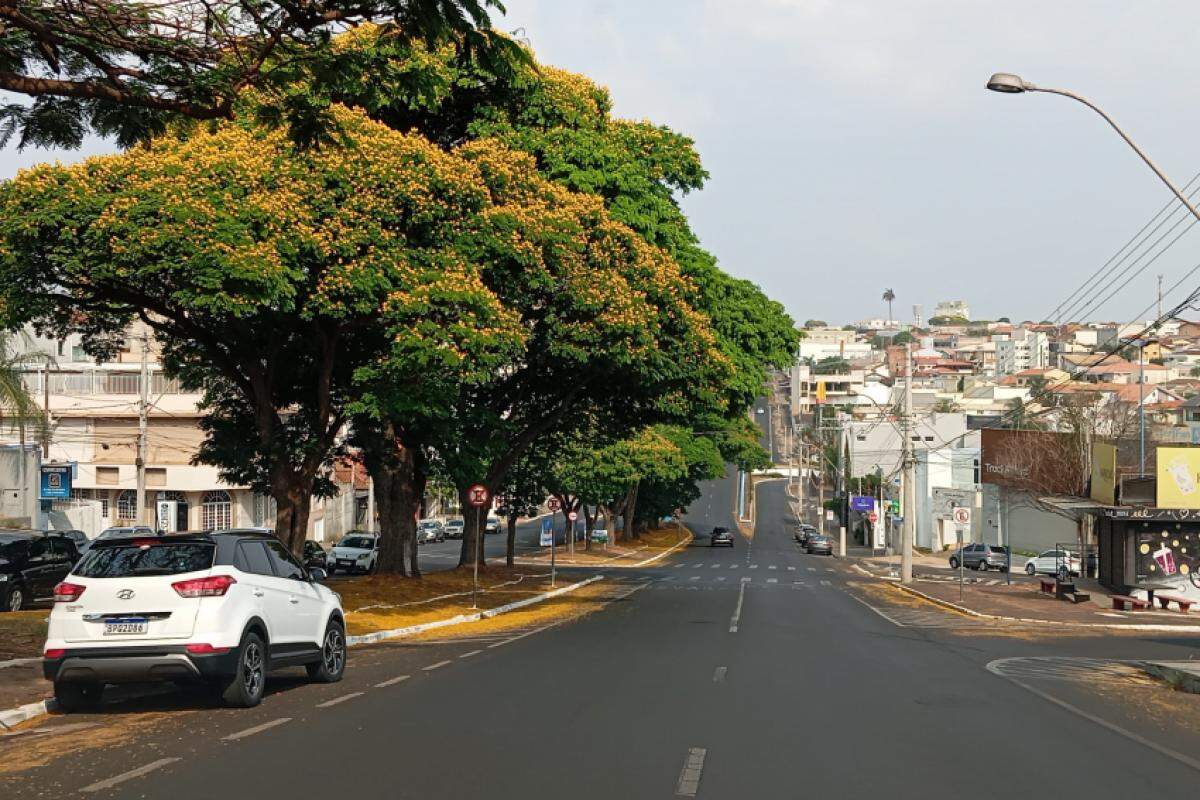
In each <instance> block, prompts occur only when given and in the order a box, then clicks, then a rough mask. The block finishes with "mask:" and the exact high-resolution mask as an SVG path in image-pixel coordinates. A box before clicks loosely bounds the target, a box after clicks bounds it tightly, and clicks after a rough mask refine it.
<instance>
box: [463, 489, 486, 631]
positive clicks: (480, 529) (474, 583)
mask: <svg viewBox="0 0 1200 800" xmlns="http://www.w3.org/2000/svg"><path fill="white" fill-rule="evenodd" d="M467 497H468V499H469V500H470V502H471V505H472V506H473V507H474V508H475V511H474V517H475V558H473V559H471V561H472V565H471V608H479V603H478V602H477V595H478V594H479V550H480V547H481V546H482V545H481V543H482V542H483V534H484V526H483V525H480V524H479V522H480V519H479V515H480V513H481V512H480V509H481V508H483V507H484V506H485V505H487V502H488V500H489V499H490V498H491V492H489V491H488V488H487V487H486V486H484V485H483V484H482V483H476V484H473V485H472V486H471V487H470V488H469V489H467Z"/></svg>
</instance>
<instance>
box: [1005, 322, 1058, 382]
mask: <svg viewBox="0 0 1200 800" xmlns="http://www.w3.org/2000/svg"><path fill="white" fill-rule="evenodd" d="M992 342H993V343H994V344H995V347H996V369H995V374H996V375H1014V374H1016V373H1018V372H1021V371H1023V370H1027V369H1041V368H1043V367H1048V366H1049V365H1050V339H1049V337H1047V336H1046V334H1044V333H1042V332H1040V331H1031V330H1026V329H1025V328H1017V329H1016V330H1015V331H1013V332H1012V333H1011V334H997V335H996V336H993V337H992Z"/></svg>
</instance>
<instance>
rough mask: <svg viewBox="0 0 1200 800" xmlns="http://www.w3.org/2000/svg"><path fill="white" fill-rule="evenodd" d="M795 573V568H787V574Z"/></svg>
mask: <svg viewBox="0 0 1200 800" xmlns="http://www.w3.org/2000/svg"><path fill="white" fill-rule="evenodd" d="M795 571H796V568H795V567H788V572H795Z"/></svg>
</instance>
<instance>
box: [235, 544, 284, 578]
mask: <svg viewBox="0 0 1200 800" xmlns="http://www.w3.org/2000/svg"><path fill="white" fill-rule="evenodd" d="M233 566H235V567H237V568H238V569H240V570H241V571H242V572H249V573H252V574H254V575H272V574H274V573H273V572H272V571H271V559H270V557H269V556H268V555H267V549H266V547H265V546H264V545H263V543H262V542H242V543H241V544H239V545H238V549H237V555H236V556H235V557H234V559H233Z"/></svg>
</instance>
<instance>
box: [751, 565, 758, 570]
mask: <svg viewBox="0 0 1200 800" xmlns="http://www.w3.org/2000/svg"><path fill="white" fill-rule="evenodd" d="M750 569H758V564H751V565H750Z"/></svg>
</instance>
